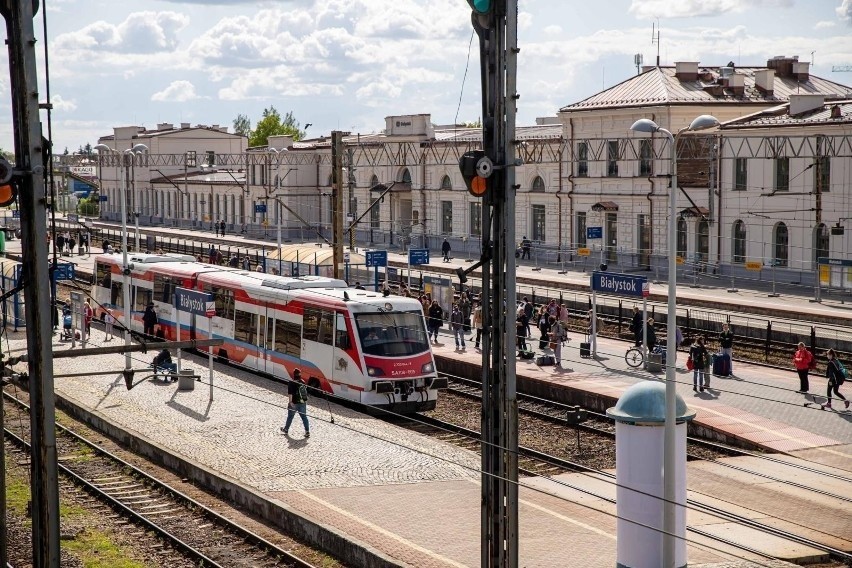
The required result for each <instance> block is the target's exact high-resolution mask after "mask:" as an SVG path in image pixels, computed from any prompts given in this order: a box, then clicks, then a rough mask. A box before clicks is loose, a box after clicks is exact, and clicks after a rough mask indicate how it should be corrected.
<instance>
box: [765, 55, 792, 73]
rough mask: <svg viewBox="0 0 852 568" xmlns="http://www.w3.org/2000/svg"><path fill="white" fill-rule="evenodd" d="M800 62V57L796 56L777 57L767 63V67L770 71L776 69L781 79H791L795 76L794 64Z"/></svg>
mask: <svg viewBox="0 0 852 568" xmlns="http://www.w3.org/2000/svg"><path fill="white" fill-rule="evenodd" d="M798 61H799V56H798V55H794V56H793V57H784V56H783V55H776V56H775V57H773V58H772V59H770V60H769V61H767V62H766V66H767V67H768V68H770V69H774V70H775V74H776V75H778V76H779V77H790V76H792V75H793V64H794V63H798Z"/></svg>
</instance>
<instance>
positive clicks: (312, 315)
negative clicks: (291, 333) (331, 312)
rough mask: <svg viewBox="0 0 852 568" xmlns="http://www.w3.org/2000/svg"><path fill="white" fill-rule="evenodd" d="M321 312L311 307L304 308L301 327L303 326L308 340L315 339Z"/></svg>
mask: <svg viewBox="0 0 852 568" xmlns="http://www.w3.org/2000/svg"><path fill="white" fill-rule="evenodd" d="M321 314H322V312H321V311H320V310H315V309H313V308H305V311H304V316H303V319H302V327H303V328H304V333H305V339H307V340H308V341H316V340H317V330H318V329H319V320H320V315H321Z"/></svg>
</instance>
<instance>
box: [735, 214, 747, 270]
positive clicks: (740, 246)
mask: <svg viewBox="0 0 852 568" xmlns="http://www.w3.org/2000/svg"><path fill="white" fill-rule="evenodd" d="M731 247H732V250H731V260H732V261H733V262H734V263H736V264H743V263H744V262H745V259H746V228H745V223H743V222H742V221H736V222H735V223H734V232H733V240H732V243H731Z"/></svg>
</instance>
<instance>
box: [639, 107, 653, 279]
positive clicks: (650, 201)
mask: <svg viewBox="0 0 852 568" xmlns="http://www.w3.org/2000/svg"><path fill="white" fill-rule="evenodd" d="M651 120H653V121H654V122H656V121H657V113H651ZM655 135H656V133H654V134H652V135H651V144H653V143H654V136H655ZM652 147H653V146H652ZM640 161H641V157H640ZM654 162H656V160H654ZM648 182H649V183H650V184H651V191H649V192H648V194H647V195H645V199H647V200H648V236H649V239H648V248H649V250H650V251H651V264H654V253H653V250H654V191H655V190H656V186H655V185H654V168H653V167H652V168H651V173H650V174H648Z"/></svg>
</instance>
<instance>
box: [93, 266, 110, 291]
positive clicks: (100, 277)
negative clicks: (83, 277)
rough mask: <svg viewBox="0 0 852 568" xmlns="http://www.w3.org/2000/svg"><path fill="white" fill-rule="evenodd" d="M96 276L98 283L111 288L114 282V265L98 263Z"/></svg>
mask: <svg viewBox="0 0 852 568" xmlns="http://www.w3.org/2000/svg"><path fill="white" fill-rule="evenodd" d="M95 278H97V285H98V286H102V287H104V288H109V287H110V284H111V283H112V265H110V264H105V263H103V262H99V263H97V266H96V267H95Z"/></svg>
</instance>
